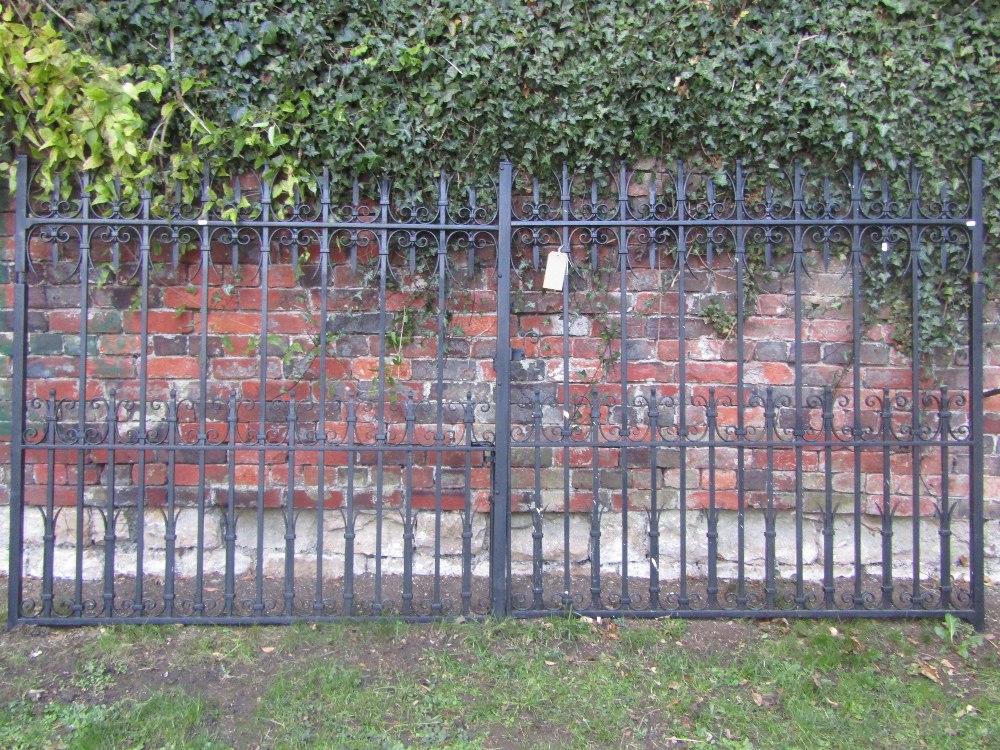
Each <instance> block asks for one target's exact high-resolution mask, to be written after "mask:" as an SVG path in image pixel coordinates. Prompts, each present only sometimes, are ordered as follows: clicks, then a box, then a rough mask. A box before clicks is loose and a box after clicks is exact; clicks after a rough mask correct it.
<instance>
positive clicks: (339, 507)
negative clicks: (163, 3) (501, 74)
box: [9, 160, 984, 626]
mask: <svg viewBox="0 0 1000 750" xmlns="http://www.w3.org/2000/svg"><path fill="white" fill-rule="evenodd" d="M982 179H983V177H982V164H981V163H980V162H979V161H978V160H974V161H973V162H972V169H971V173H970V174H969V175H968V176H963V177H961V178H960V179H957V180H950V181H949V180H931V179H930V178H927V177H922V176H921V175H920V174H918V173H917V172H916V170H911V171H910V172H909V173H907V174H906V175H904V176H902V177H898V176H893V175H886V176H885V177H879V178H877V179H875V178H872V177H871V176H869V175H866V174H864V173H863V172H862V171H861V170H860V168H859V167H857V166H856V167H854V169H853V170H852V171H851V172H850V173H849V174H845V175H840V176H837V177H836V178H830V179H825V178H815V177H813V176H811V175H808V174H806V172H805V171H804V170H803V169H802V168H801V167H799V166H798V165H796V166H795V168H794V169H793V170H791V171H790V172H789V173H787V174H786V173H782V172H773V173H758V172H754V171H750V170H746V171H745V170H744V168H743V166H742V165H741V164H737V165H735V167H734V170H733V171H732V172H731V173H729V174H724V173H722V172H721V171H720V173H719V174H718V175H714V176H709V175H703V174H688V173H686V172H685V170H684V167H683V166H682V165H677V166H670V167H669V168H668V167H667V166H665V165H663V164H662V163H660V162H648V163H646V164H645V165H643V166H642V167H641V168H639V169H636V170H626V169H625V168H624V167H622V168H620V169H617V170H613V171H611V172H610V173H607V174H604V173H598V174H596V175H594V176H593V177H592V178H590V177H588V178H584V177H581V176H575V175H570V174H569V173H568V172H567V171H565V170H564V171H563V173H562V174H561V175H555V176H553V178H552V179H551V180H549V181H545V180H541V181H539V180H527V181H525V180H523V179H521V178H518V177H517V176H516V175H515V174H514V172H513V170H512V167H511V165H509V164H506V163H505V164H502V165H501V168H500V171H499V176H498V178H497V179H489V178H487V179H484V180H480V181H476V180H468V179H466V178H459V177H455V178H450V179H447V178H445V177H441V178H440V179H439V180H438V181H437V182H436V183H435V184H434V185H433V186H431V187H428V188H426V189H424V190H423V191H420V190H415V191H414V192H412V193H402V192H401V191H398V190H393V189H391V186H390V184H389V183H388V181H386V180H381V181H378V182H375V183H364V182H360V183H359V182H358V181H353V182H351V181H340V180H338V179H337V178H336V177H334V176H331V175H329V174H323V175H321V176H318V177H317V179H316V182H315V185H314V187H315V190H313V191H311V193H310V194H309V195H308V196H307V195H305V194H302V195H300V194H299V192H298V191H295V192H294V193H291V194H280V191H279V190H278V189H276V188H274V187H273V186H272V185H270V184H269V183H267V182H266V181H262V180H259V179H257V178H256V177H255V176H253V175H237V176H235V177H231V178H228V179H226V180H217V181H214V182H213V179H212V178H211V176H210V175H207V174H206V176H205V179H204V180H203V183H202V184H201V185H199V186H173V185H155V184H154V185H146V186H142V187H136V188H135V189H134V190H129V186H125V187H124V188H123V187H121V186H115V188H114V189H113V190H112V193H113V194H112V195H111V196H110V199H109V200H105V201H96V200H95V199H94V197H93V196H92V192H91V188H92V187H93V185H92V183H91V182H89V181H88V180H89V178H88V176H87V175H81V179H80V182H79V184H78V185H74V186H72V187H66V186H61V185H58V184H56V185H54V186H50V187H48V188H46V189H44V190H42V189H41V188H40V187H39V186H38V185H36V184H34V183H35V181H34V180H32V179H31V177H30V175H29V174H28V169H27V164H26V163H24V162H21V164H20V169H19V184H18V190H17V200H16V235H15V267H14V272H15V273H14V281H15V301H14V305H15V308H14V316H13V317H14V347H13V362H14V389H13V393H14V395H13V403H12V415H13V428H12V467H11V469H12V476H11V480H12V482H11V483H12V503H11V516H10V581H11V585H10V601H9V621H10V623H11V624H12V625H13V624H16V623H17V622H22V621H30V622H35V623H39V624H50V625H52V624H73V623H92V622H106V621H109V620H122V621H141V622H195V621H196V622H206V623H209V622H211V623H241V622H288V621H293V620H298V619H338V618H345V617H351V618H355V617H384V616H387V615H394V616H400V617H404V618H406V619H412V620H420V619H428V618H430V619H434V618H439V617H443V616H453V617H454V616H464V617H478V616H484V615H487V614H496V615H516V616H537V615H544V614H550V613H553V612H565V611H567V610H573V611H578V612H583V613H590V614H604V615H606V616H624V615H632V616H659V615H675V616H688V617H719V616H761V617H771V616H778V615H780V616H808V617H816V616H833V615H836V616H865V617H889V616H916V615H940V614H942V613H944V612H952V613H955V614H958V615H960V616H963V617H966V618H969V619H970V620H972V621H973V622H974V623H976V624H977V625H979V626H981V625H982V623H983V611H984V610H983V575H984V557H983V555H984V544H983V536H982V533H983V463H982V448H983V444H982V432H983V423H982V390H983V388H982V372H983V368H982V352H983V330H982V310H983V284H982V278H981V273H982V265H983V226H982V194H983V186H982ZM932 190H933V198H927V197H926V196H927V195H930V194H931V191H932ZM563 267H565V268H564V269H563ZM563 270H564V271H565V272H562V271H563ZM546 271H547V272H548V273H549V276H550V278H549V279H547V280H546V279H544V278H543V277H544V275H545V272H546ZM944 275H948V278H951V279H955V278H957V279H958V280H959V281H958V285H959V288H960V290H961V293H960V296H959V298H957V299H954V300H949V301H943V300H942V299H939V298H936V297H934V296H931V295H932V294H933V292H930V293H929V291H928V290H929V289H931V290H933V288H934V286H933V281H934V280H935V279H937V278H939V277H940V278H943V277H944ZM543 282H547V284H543ZM887 284H895V286H894V287H892V288H895V289H902V290H903V291H902V294H903V295H904V298H905V299H906V301H907V304H908V305H909V320H910V325H909V332H908V335H907V336H903V335H898V333H899V332H898V331H897V332H896V333H897V335H893V334H891V332H889V322H887V321H889V319H888V318H886V317H885V316H884V315H880V312H879V310H878V304H877V299H876V300H874V301H873V298H872V295H871V289H875V290H876V291H877V290H879V289H889V288H890V287H889V286H887ZM544 285H548V286H549V287H550V290H548V291H547V290H545V289H544V288H543V286H544ZM880 285H881V286H880ZM942 304H951V305H952V306H954V305H958V306H959V307H960V308H962V309H963V310H964V311H965V312H966V313H967V314H966V316H965V324H964V326H963V327H961V330H957V331H956V332H955V334H956V339H955V340H956V346H955V347H953V348H952V349H951V350H949V351H948V352H945V353H942V352H941V351H938V350H937V349H931V348H928V346H926V345H925V344H923V336H924V334H923V331H924V330H925V329H926V326H927V325H928V324H927V319H928V313H929V312H931V311H934V310H937V309H939V308H940V307H941V305H942ZM904 333H905V332H904ZM956 351H957V352H959V354H960V357H959V358H958V359H956V358H955V353H956Z"/></svg>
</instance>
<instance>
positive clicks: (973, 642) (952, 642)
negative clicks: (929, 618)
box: [934, 614, 984, 659]
mask: <svg viewBox="0 0 1000 750" xmlns="http://www.w3.org/2000/svg"><path fill="white" fill-rule="evenodd" d="M934 633H935V635H937V637H938V638H940V639H941V640H942V641H947V642H948V645H949V646H950V647H951V648H953V649H955V652H956V653H957V654H958V655H959V656H961V657H962V658H963V659H968V658H970V656H971V653H972V652H973V651H975V650H976V649H977V648H979V647H980V646H982V645H983V640H984V639H983V637H982V636H981V635H979V634H977V633H976V632H975V631H974V630H973V629H972V626H971V625H969V624H968V623H965V622H962V621H961V620H959V619H958V618H957V617H955V615H952V614H947V615H945V616H944V622H942V623H941V624H940V625H935V626H934Z"/></svg>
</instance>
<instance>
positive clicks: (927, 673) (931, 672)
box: [917, 664, 941, 685]
mask: <svg viewBox="0 0 1000 750" xmlns="http://www.w3.org/2000/svg"><path fill="white" fill-rule="evenodd" d="M917 674H919V675H921V676H923V677H926V678H927V679H928V680H930V681H931V682H936V683H937V684H938V685H940V684H941V677H940V676H939V675H938V671H937V669H935V668H934V667H933V666H931V665H930V664H921V665H920V668H919V669H918V670H917Z"/></svg>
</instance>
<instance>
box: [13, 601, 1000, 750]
mask: <svg viewBox="0 0 1000 750" xmlns="http://www.w3.org/2000/svg"><path fill="white" fill-rule="evenodd" d="M705 627H706V626H705V625H704V624H702V623H696V622H690V623H689V622H684V621H676V620H664V621H654V622H625V623H609V622H604V623H595V622H591V621H587V620H585V619H582V618H575V617H568V618H567V617H560V618H554V619H550V620H545V621H531V622H525V621H501V622H497V621H487V622H485V623H481V624H476V623H462V624H458V623H443V624H438V625H406V624H403V623H398V622H388V623H382V624H336V625H309V624H301V625H296V626H292V627H288V628H247V629H236V628H144V627H118V628H101V629H97V628H95V629H89V630H88V629H83V630H76V631H35V635H30V634H29V633H31V631H29V630H27V629H26V630H19V631H16V632H14V633H11V634H7V635H5V636H3V639H4V641H3V643H2V645H0V670H2V672H3V673H4V674H5V680H4V683H5V685H4V686H3V687H2V688H0V748H4V749H5V750H7V749H8V748H9V749H10V750H20V748H37V747H53V748H67V749H77V748H80V749H88V750H89V749H90V748H95V749H96V748H108V749H109V750H110V749H112V748H115V749H132V748H142V749H143V750H151V749H152V748H173V749H176V750H180V749H182V748H198V749H199V750H205V749H206V748H213V749H216V748H249V747H258V746H259V747H268V748H279V749H281V748H288V749H292V748H306V747H323V748H359V749H360V748H366V749H368V748H374V749H375V750H396V749H397V748H404V747H405V748H409V747H415V748H442V749H450V750H467V749H470V748H482V749H486V748H520V747H523V748H540V749H541V748H552V749H555V748H559V749H560V750H562V749H564V748H565V749H573V748H609V747H615V748H640V747H670V746H673V745H672V744H671V743H672V742H673V741H675V740H676V741H677V742H678V743H679V744H678V745H677V746H679V747H701V746H712V747H720V748H735V749H746V748H754V749H758V748H759V749H761V750H763V749H765V748H782V749H785V748H789V749H794V748H803V750H805V749H809V750H813V749H814V748H850V750H860V749H863V748H919V747H927V748H961V749H962V750H965V749H966V748H989V747H994V746H995V744H994V743H995V740H996V737H997V736H998V735H1000V659H998V658H997V649H996V647H995V646H994V644H993V640H992V639H987V640H982V639H980V640H976V638H975V636H973V634H972V633H971V631H969V629H968V627H967V626H965V625H963V624H960V623H959V624H956V623H948V624H947V627H945V626H944V625H943V624H941V623H927V624H923V625H920V624H907V623H902V624H900V623H875V622H849V623H832V622H798V623H792V624H787V623H784V622H778V623H769V624H762V625H760V626H758V625H755V624H751V623H732V624H724V623H716V624H714V628H713V629H712V630H711V632H710V634H709V635H706V634H705V630H704V628H705ZM713 634H714V635H713ZM39 635H40V636H41V637H38V636H39ZM166 675H172V677H171V679H172V680H173V682H172V683H171V684H168V685H164V683H163V677H164V676H166Z"/></svg>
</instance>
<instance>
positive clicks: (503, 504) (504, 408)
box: [490, 161, 514, 617]
mask: <svg viewBox="0 0 1000 750" xmlns="http://www.w3.org/2000/svg"><path fill="white" fill-rule="evenodd" d="M513 170H514V167H513V165H512V164H511V163H510V162H509V161H503V162H501V164H500V185H499V195H498V197H497V221H498V229H497V354H496V368H495V369H496V399H495V401H494V403H495V408H496V422H495V424H496V435H495V436H494V442H495V444H496V453H495V454H494V461H495V464H494V468H493V470H494V476H495V482H494V485H493V507H492V510H491V513H490V598H491V600H492V609H493V614H494V615H496V616H497V617H503V616H504V615H506V614H507V612H508V609H509V602H508V600H509V597H510V584H509V579H510V554H509V552H508V548H509V546H510V274H511V262H510V244H511V215H512V213H513V212H512V210H511V194H512V193H513Z"/></svg>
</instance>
